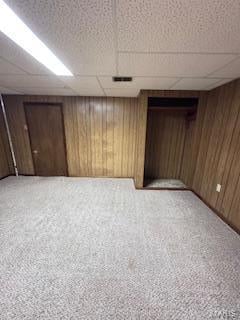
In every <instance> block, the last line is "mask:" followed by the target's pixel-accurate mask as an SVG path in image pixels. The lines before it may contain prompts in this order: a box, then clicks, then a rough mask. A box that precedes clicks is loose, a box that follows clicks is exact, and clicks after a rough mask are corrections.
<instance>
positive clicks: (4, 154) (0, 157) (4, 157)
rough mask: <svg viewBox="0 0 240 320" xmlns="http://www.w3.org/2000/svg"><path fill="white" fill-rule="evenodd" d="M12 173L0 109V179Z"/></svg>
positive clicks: (0, 110)
mask: <svg viewBox="0 0 240 320" xmlns="http://www.w3.org/2000/svg"><path fill="white" fill-rule="evenodd" d="M12 172H13V168H12V162H11V154H10V148H9V144H8V139H7V132H6V128H5V123H4V119H3V114H2V109H0V179H1V178H3V177H6V176H8V175H10V174H11V173H12Z"/></svg>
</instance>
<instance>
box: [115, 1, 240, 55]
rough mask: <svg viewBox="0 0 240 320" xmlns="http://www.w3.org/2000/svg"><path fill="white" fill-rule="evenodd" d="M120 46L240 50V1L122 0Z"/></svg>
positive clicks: (176, 49)
mask: <svg viewBox="0 0 240 320" xmlns="http://www.w3.org/2000/svg"><path fill="white" fill-rule="evenodd" d="M117 25H118V35H119V38H118V49H119V50H126V51H144V52H149V51H161V52H163V51H164V52H240V37H239V30H240V1H239V0H200V1H198V0H193V1H189V0H151V1H149V0H119V1H117Z"/></svg>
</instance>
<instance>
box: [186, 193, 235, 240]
mask: <svg viewBox="0 0 240 320" xmlns="http://www.w3.org/2000/svg"><path fill="white" fill-rule="evenodd" d="M190 191H192V192H193V193H194V194H195V195H196V196H197V197H198V198H199V199H200V200H201V201H202V202H203V203H205V205H206V206H207V207H208V208H209V209H211V210H212V211H213V212H214V213H215V214H216V215H217V216H218V217H219V218H220V219H221V220H222V221H223V222H225V223H226V224H227V225H228V226H229V227H230V228H232V229H233V230H234V231H235V232H236V233H237V234H238V235H240V229H238V228H237V227H236V226H234V225H233V224H232V223H231V221H229V220H228V219H227V218H226V217H224V215H223V214H222V213H221V212H219V211H218V210H216V209H215V208H214V207H213V206H211V205H210V204H209V203H208V202H207V201H206V200H205V199H204V198H203V197H201V196H200V195H199V194H198V193H197V192H196V191H195V190H193V189H190Z"/></svg>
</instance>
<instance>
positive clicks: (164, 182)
mask: <svg viewBox="0 0 240 320" xmlns="http://www.w3.org/2000/svg"><path fill="white" fill-rule="evenodd" d="M144 184H145V188H169V189H171V188H172V189H176V188H177V189H178V188H179V189H180V188H181V189H187V186H186V185H185V184H184V183H183V182H182V181H181V180H178V179H146V181H145V183H144Z"/></svg>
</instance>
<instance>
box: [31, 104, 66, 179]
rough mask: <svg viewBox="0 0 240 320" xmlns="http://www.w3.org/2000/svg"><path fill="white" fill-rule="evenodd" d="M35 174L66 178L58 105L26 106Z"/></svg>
mask: <svg viewBox="0 0 240 320" xmlns="http://www.w3.org/2000/svg"><path fill="white" fill-rule="evenodd" d="M25 113H26V119H27V125H28V131H29V136H30V142H31V150H32V157H33V162H34V167H35V174H36V175H38V176H66V175H67V165H66V152H65V135H64V127H63V116H62V107H61V105H59V104H26V105H25Z"/></svg>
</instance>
